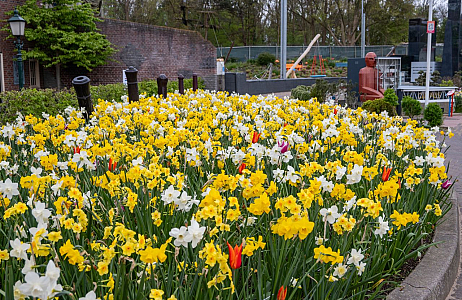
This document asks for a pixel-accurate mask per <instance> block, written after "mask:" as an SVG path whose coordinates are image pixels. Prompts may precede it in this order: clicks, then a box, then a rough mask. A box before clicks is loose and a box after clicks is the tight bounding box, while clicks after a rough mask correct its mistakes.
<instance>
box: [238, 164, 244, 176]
mask: <svg viewBox="0 0 462 300" xmlns="http://www.w3.org/2000/svg"><path fill="white" fill-rule="evenodd" d="M244 169H245V164H242V165H240V166H239V174H242V171H244Z"/></svg>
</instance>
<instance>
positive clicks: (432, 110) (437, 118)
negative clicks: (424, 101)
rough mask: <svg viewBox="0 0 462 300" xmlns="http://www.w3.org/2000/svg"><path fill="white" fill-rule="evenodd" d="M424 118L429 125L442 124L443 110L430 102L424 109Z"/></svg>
mask: <svg viewBox="0 0 462 300" xmlns="http://www.w3.org/2000/svg"><path fill="white" fill-rule="evenodd" d="M424 119H425V120H427V121H428V125H429V126H430V127H434V126H440V125H441V124H443V110H442V109H441V107H440V106H439V105H438V104H437V103H430V104H428V105H427V107H426V108H425V110H424Z"/></svg>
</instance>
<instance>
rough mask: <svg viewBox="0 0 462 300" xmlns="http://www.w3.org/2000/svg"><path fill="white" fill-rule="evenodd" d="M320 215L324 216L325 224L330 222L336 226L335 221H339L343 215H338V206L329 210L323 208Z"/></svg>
mask: <svg viewBox="0 0 462 300" xmlns="http://www.w3.org/2000/svg"><path fill="white" fill-rule="evenodd" d="M319 213H320V214H321V215H322V217H323V218H322V220H323V222H326V221H327V222H329V223H330V224H334V223H335V220H337V219H338V218H339V217H340V216H341V214H339V213H338V207H337V205H333V206H331V207H330V208H329V209H326V208H322V209H321V210H320V211H319Z"/></svg>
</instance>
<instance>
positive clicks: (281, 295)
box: [277, 285, 287, 300]
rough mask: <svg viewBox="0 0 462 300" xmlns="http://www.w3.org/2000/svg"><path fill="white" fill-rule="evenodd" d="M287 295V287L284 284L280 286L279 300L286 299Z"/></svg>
mask: <svg viewBox="0 0 462 300" xmlns="http://www.w3.org/2000/svg"><path fill="white" fill-rule="evenodd" d="M286 296H287V288H284V286H283V285H281V287H280V288H279V291H278V297H277V300H285V299H286Z"/></svg>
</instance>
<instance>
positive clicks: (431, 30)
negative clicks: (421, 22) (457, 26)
mask: <svg viewBox="0 0 462 300" xmlns="http://www.w3.org/2000/svg"><path fill="white" fill-rule="evenodd" d="M427 33H435V21H428V22H427Z"/></svg>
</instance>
